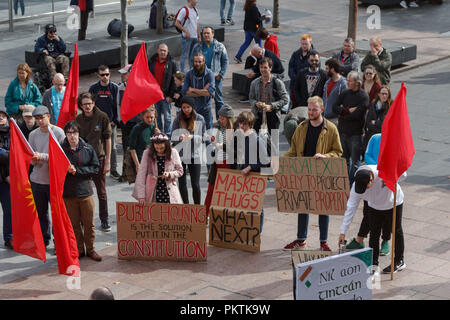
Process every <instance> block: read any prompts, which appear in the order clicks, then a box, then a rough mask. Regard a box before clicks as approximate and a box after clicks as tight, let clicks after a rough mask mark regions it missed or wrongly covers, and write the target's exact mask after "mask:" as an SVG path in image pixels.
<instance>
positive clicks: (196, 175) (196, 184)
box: [178, 159, 202, 204]
mask: <svg viewBox="0 0 450 320" xmlns="http://www.w3.org/2000/svg"><path fill="white" fill-rule="evenodd" d="M191 163H192V164H185V163H184V162H182V163H181V164H182V165H183V175H182V176H181V177H179V178H178V183H179V188H180V194H181V199H183V203H185V204H188V203H189V195H188V191H187V183H186V167H188V168H189V175H190V176H191V187H192V198H193V199H194V204H200V201H201V189H200V172H201V169H202V165H201V164H194V160H193V159H191Z"/></svg>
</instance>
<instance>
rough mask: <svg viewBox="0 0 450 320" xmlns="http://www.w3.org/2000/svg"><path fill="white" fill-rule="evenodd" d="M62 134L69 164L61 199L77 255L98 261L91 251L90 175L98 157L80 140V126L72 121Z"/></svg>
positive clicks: (94, 168)
mask: <svg viewBox="0 0 450 320" xmlns="http://www.w3.org/2000/svg"><path fill="white" fill-rule="evenodd" d="M64 133H65V134H66V139H64V142H63V144H62V148H63V150H64V153H65V154H66V156H67V159H69V161H70V167H69V171H68V173H67V175H66V180H65V182H64V192H63V199H64V204H65V205H66V208H67V214H68V215H69V218H70V221H71V222H72V227H73V231H74V233H75V237H76V239H77V246H78V255H79V258H81V257H84V256H85V255H86V254H87V256H88V257H90V258H91V259H92V260H95V261H101V260H102V258H101V257H100V256H99V255H98V254H97V253H96V252H95V251H94V239H95V227H94V209H95V203H94V197H93V192H92V186H91V179H92V176H93V175H96V174H97V173H98V170H99V162H98V158H97V155H96V153H95V151H94V149H93V148H92V147H91V146H90V145H89V144H87V143H86V142H84V140H83V139H80V126H79V125H78V124H77V123H76V122H75V121H69V122H68V123H67V124H66V125H65V126H64ZM82 229H83V231H82ZM85 246H86V251H85Z"/></svg>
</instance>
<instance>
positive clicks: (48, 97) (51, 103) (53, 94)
mask: <svg viewBox="0 0 450 320" xmlns="http://www.w3.org/2000/svg"><path fill="white" fill-rule="evenodd" d="M52 83H53V86H52V87H51V88H50V89H47V90H45V92H44V95H43V96H42V104H43V105H44V106H46V107H47V108H48V111H49V112H50V123H51V124H55V125H56V123H57V122H58V117H59V111H60V110H61V105H62V102H63V99H64V92H65V91H66V87H65V86H64V84H65V83H66V81H65V79H64V75H62V74H61V73H56V74H55V76H54V77H53V80H52Z"/></svg>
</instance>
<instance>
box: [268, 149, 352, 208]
mask: <svg viewBox="0 0 450 320" xmlns="http://www.w3.org/2000/svg"><path fill="white" fill-rule="evenodd" d="M274 179H275V192H276V197H277V205H278V211H279V212H293V213H313V214H327V215H344V213H345V210H346V208H347V200H348V198H349V196H350V184H349V180H348V172H347V164H346V161H345V159H343V158H319V159H314V158H310V157H303V158H301V157H300V158H289V157H283V158H280V162H279V170H278V172H277V173H276V174H275V175H274Z"/></svg>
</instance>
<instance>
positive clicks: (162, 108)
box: [155, 99, 172, 137]
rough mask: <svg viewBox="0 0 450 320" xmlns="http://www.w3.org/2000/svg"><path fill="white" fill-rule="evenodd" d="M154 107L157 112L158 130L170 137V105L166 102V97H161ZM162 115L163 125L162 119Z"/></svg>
mask: <svg viewBox="0 0 450 320" xmlns="http://www.w3.org/2000/svg"><path fill="white" fill-rule="evenodd" d="M155 108H156V113H157V114H158V117H157V122H158V128H159V130H161V132H164V133H165V134H167V136H169V137H170V133H171V132H172V105H171V104H170V103H168V102H167V100H166V99H163V100H161V101H159V102H157V103H156V104H155ZM163 115H164V126H163V121H162V117H163Z"/></svg>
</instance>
